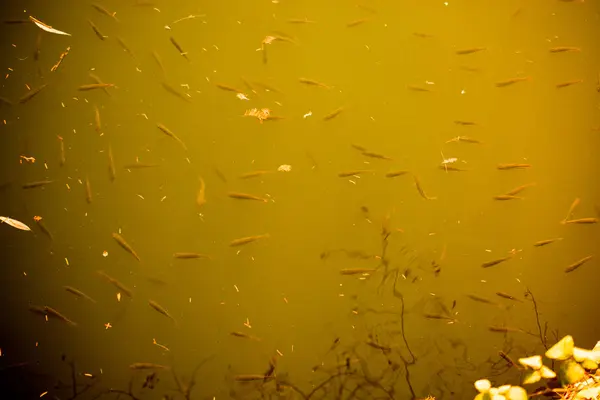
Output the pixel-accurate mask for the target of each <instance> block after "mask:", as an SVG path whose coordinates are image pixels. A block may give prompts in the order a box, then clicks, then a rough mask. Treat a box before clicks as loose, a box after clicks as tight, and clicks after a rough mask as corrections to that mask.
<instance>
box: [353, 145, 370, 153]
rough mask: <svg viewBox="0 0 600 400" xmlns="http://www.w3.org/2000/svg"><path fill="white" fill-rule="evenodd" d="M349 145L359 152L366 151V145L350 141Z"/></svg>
mask: <svg viewBox="0 0 600 400" xmlns="http://www.w3.org/2000/svg"><path fill="white" fill-rule="evenodd" d="M350 147H352V148H353V149H355V150H358V151H360V152H361V153H364V152H365V151H368V150H367V148H366V147H364V146H361V145H360V144H355V143H352V144H350Z"/></svg>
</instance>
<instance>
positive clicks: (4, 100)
mask: <svg viewBox="0 0 600 400" xmlns="http://www.w3.org/2000/svg"><path fill="white" fill-rule="evenodd" d="M2 105H5V106H12V105H13V102H12V101H10V100H9V99H7V98H6V97H1V96H0V106H2Z"/></svg>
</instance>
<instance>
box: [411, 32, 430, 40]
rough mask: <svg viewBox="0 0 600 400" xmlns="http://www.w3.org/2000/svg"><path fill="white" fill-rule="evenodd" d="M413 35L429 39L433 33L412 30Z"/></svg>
mask: <svg viewBox="0 0 600 400" xmlns="http://www.w3.org/2000/svg"><path fill="white" fill-rule="evenodd" d="M413 36H415V37H418V38H421V39H431V38H432V37H434V36H433V35H431V34H429V33H423V32H413Z"/></svg>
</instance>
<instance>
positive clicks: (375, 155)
mask: <svg viewBox="0 0 600 400" xmlns="http://www.w3.org/2000/svg"><path fill="white" fill-rule="evenodd" d="M361 154H362V155H363V156H365V157H369V158H377V159H378V160H387V161H394V159H393V158H390V157H388V156H384V155H383V154H379V153H373V152H372V151H363V152H362V153H361Z"/></svg>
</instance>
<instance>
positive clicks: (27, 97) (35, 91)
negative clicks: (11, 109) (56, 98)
mask: <svg viewBox="0 0 600 400" xmlns="http://www.w3.org/2000/svg"><path fill="white" fill-rule="evenodd" d="M46 86H48V84H47V83H44V84H43V85H41V86H38V87H37V88H35V89H32V90H30V91H29V92H27V93H25V94H24V95H23V96H21V97H20V98H19V104H25V103H27V102H28V101H29V100H31V99H33V98H34V97H35V96H37V95H38V94H39V93H40V92H41V91H42V90H43V89H45V88H46Z"/></svg>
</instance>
